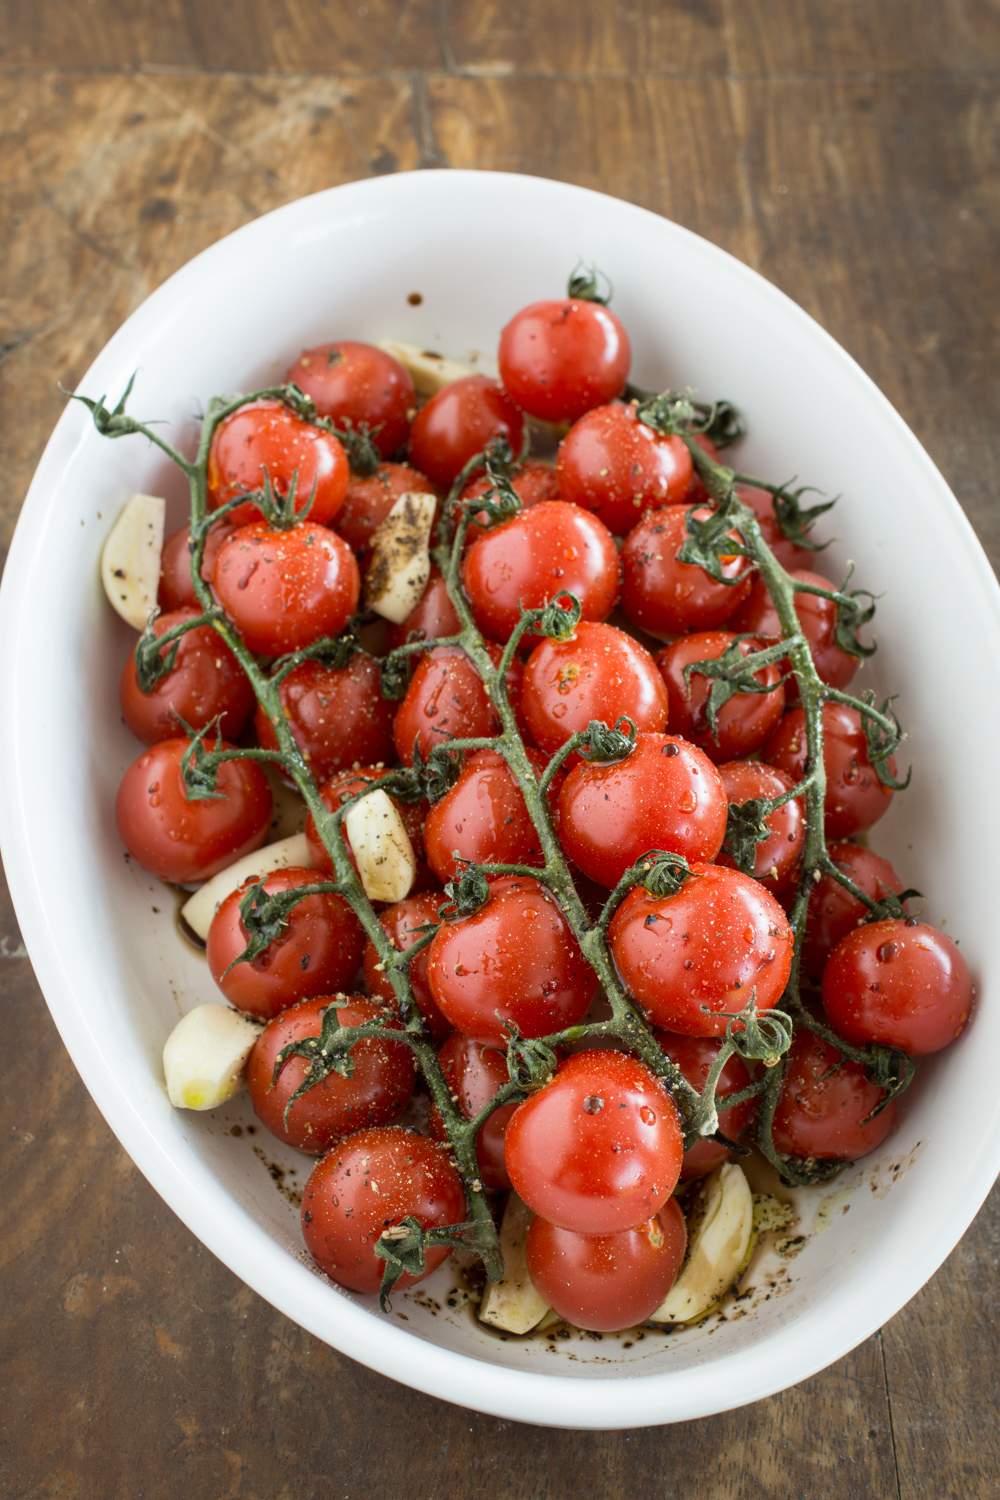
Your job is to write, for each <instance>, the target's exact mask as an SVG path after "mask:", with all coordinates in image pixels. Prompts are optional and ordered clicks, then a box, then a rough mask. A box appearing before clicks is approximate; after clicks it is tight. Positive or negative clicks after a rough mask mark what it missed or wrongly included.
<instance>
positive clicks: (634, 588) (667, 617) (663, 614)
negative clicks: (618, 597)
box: [622, 505, 750, 636]
mask: <svg viewBox="0 0 1000 1500" xmlns="http://www.w3.org/2000/svg"><path fill="white" fill-rule="evenodd" d="M688 509H689V507H688V506H686V505H667V506H664V507H663V508H662V509H660V510H656V511H651V512H650V514H649V515H647V516H643V518H642V520H641V521H640V522H639V524H638V525H637V526H636V527H635V528H634V530H632V531H630V532H629V534H628V536H627V537H626V539H625V545H624V547H623V548H622V609H623V610H624V611H625V613H626V614H627V615H628V617H629V619H630V620H631V621H632V623H633V624H634V625H639V626H641V628H642V629H643V630H645V631H648V632H649V634H650V635H655V636H671V635H682V634H684V633H685V632H686V631H689V630H717V629H718V628H719V626H720V625H725V623H726V621H727V620H728V619H729V618H730V616H731V615H732V614H733V612H734V611H735V610H736V609H738V607H739V605H740V604H741V602H742V601H743V600H744V599H745V598H746V596H747V593H748V592H749V589H750V577H749V575H748V574H747V567H748V563H747V560H746V558H745V557H740V556H738V555H737V554H735V553H734V554H733V556H732V557H731V558H727V559H726V560H725V561H724V563H723V567H722V574H723V577H724V578H727V579H729V580H730V582H729V583H716V581H715V579H714V578H712V577H710V575H709V574H708V573H706V571H705V569H704V568H702V567H699V566H698V565H697V564H696V563H682V562H679V561H678V553H679V552H680V550H681V548H682V547H683V545H684V542H685V541H686V540H687V534H688V532H687V516H688ZM709 514H710V512H709V511H707V510H697V511H695V519H696V520H699V521H704V520H705V519H706V517H707V516H708V515H709Z"/></svg>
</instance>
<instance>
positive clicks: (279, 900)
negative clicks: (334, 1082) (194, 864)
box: [225, 880, 350, 1077]
mask: <svg viewBox="0 0 1000 1500" xmlns="http://www.w3.org/2000/svg"><path fill="white" fill-rule="evenodd" d="M343 894H344V891H343V887H342V886H341V885H339V884H338V882H337V881H335V880H321V881H317V882H316V884H315V885H297V886H295V887H293V889H292V890H289V891H268V889H267V883H266V880H257V881H255V882H254V883H253V885H251V886H250V887H249V888H248V889H247V891H246V893H245V894H244V896H243V897H242V899H241V901H240V922H241V923H242V924H243V927H244V929H245V930H246V933H247V945H246V947H245V948H244V950H243V952H242V953H240V954H237V956H236V958H234V959H233V961H232V963H231V964H230V965H229V967H228V968H227V969H226V970H225V973H226V974H228V973H229V972H230V971H231V970H232V969H235V968H236V965H237V964H248V963H252V962H253V960H254V959H255V958H257V957H259V955H260V954H261V953H263V952H264V951H265V949H267V948H270V946H271V944H272V943H280V941H281V939H282V937H283V936H284V934H285V932H286V931H287V930H288V916H289V913H290V912H291V911H292V909H293V908H294V907H296V906H298V904H299V902H300V901H304V900H305V899H306V897H307V896H326V895H335V896H341V895H343ZM345 1076H348V1077H349V1076H350V1075H349V1074H348V1075H345Z"/></svg>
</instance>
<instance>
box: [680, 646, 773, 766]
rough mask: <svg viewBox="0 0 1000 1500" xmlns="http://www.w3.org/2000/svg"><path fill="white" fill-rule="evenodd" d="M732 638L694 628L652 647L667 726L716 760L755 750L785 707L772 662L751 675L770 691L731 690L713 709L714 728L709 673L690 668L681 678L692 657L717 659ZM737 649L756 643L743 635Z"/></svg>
mask: <svg viewBox="0 0 1000 1500" xmlns="http://www.w3.org/2000/svg"><path fill="white" fill-rule="evenodd" d="M735 639H736V636H735V635H734V634H733V633H732V632H731V631H728V630H699V631H696V632H695V633H694V634H693V635H685V636H681V638H680V640H677V641H674V642H673V643H672V645H669V646H664V648H663V650H662V651H658V652H657V653H656V665H657V666H658V667H659V669H660V671H661V672H662V674H663V680H664V682H665V683H666V685H667V697H668V699H669V703H670V712H669V718H668V720H667V723H668V725H669V727H670V732H671V733H672V734H680V735H683V736H684V738H685V739H686V740H690V741H691V743H692V744H694V745H698V746H699V747H700V748H701V749H702V750H704V752H705V754H706V755H707V756H708V757H709V759H710V760H714V761H716V762H717V763H718V762H719V761H724V760H734V759H736V758H737V757H738V756H742V755H751V754H752V753H753V751H754V750H759V749H760V747H761V745H762V744H763V743H764V741H765V740H766V739H767V737H768V735H769V734H770V733H771V731H772V730H773V729H774V726H775V725H776V724H777V722H778V720H779V719H780V718H781V715H782V714H783V713H784V711H785V688H784V684H783V683H782V682H781V681H780V678H781V672H780V671H779V669H778V667H776V666H770V667H762V668H761V670H760V671H759V672H757V673H755V674H754V680H755V681H756V682H759V683H760V684H761V685H762V686H768V687H770V692H766V693H734V694H733V696H732V697H731V698H730V699H729V700H728V701H727V702H726V703H724V704H723V705H722V707H721V708H720V709H719V710H718V712H717V714H716V717H715V724H716V728H715V733H714V734H713V732H712V728H711V725H710V724H709V721H708V713H707V707H708V698H709V694H710V692H711V690H712V678H710V677H704V676H702V674H701V673H700V672H691V673H689V674H688V675H687V678H686V679H685V668H687V667H689V666H691V664H692V663H693V662H699V661H714V660H718V658H719V657H720V656H721V655H722V654H723V652H724V651H725V650H726V648H727V647H728V646H731V645H732V643H733V641H734V640H735ZM739 649H740V653H741V655H742V656H744V657H746V656H750V655H752V654H753V652H754V651H756V650H758V649H759V647H758V646H755V644H754V642H753V641H742V642H741V644H740V648H739Z"/></svg>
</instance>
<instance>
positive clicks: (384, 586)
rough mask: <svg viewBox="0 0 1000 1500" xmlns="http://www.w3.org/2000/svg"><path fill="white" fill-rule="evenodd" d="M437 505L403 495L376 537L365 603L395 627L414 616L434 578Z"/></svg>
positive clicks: (431, 500) (430, 500)
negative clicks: (432, 547)
mask: <svg viewBox="0 0 1000 1500" xmlns="http://www.w3.org/2000/svg"><path fill="white" fill-rule="evenodd" d="M436 505H437V501H436V499H435V497H434V496H433V495H427V494H420V493H418V492H412V493H407V494H405V495H400V497H399V499H398V500H397V501H396V503H395V505H394V506H393V507H392V510H391V511H390V512H389V514H388V515H387V516H386V518H385V520H384V521H383V522H382V524H381V525H380V526H379V528H378V530H377V531H376V532H375V534H374V536H373V537H372V555H371V561H370V563H369V565H368V572H367V573H366V574H365V603H366V604H367V606H368V608H369V609H373V610H374V611H375V613H376V614H377V615H381V616H382V617H383V619H386V620H391V621H392V623H393V624H394V625H401V624H402V623H403V621H404V620H405V619H406V617H407V616H408V615H409V614H412V612H413V610H414V609H415V608H416V606H417V605H418V604H419V603H420V600H421V598H422V597H423V592H424V589H425V588H426V587H427V580H428V579H429V578H430V576H431V557H430V539H431V527H432V526H433V525H434V511H435V507H436Z"/></svg>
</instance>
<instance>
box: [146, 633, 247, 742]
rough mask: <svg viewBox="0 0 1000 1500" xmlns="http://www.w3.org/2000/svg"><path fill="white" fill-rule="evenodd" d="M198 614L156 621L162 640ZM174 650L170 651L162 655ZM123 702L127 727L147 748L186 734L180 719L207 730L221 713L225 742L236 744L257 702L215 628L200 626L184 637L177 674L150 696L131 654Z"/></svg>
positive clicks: (170, 675) (159, 684)
mask: <svg viewBox="0 0 1000 1500" xmlns="http://www.w3.org/2000/svg"><path fill="white" fill-rule="evenodd" d="M198 614H200V610H197V609H190V608H189V609H178V610H172V611H171V612H170V613H169V614H165V615H160V616H159V617H158V618H157V619H156V620H155V621H154V622H153V630H154V632H155V633H156V635H158V636H160V635H162V634H163V632H164V631H165V630H170V629H172V628H173V626H174V625H180V624H181V622H182V621H184V620H193V619H194V618H195V616H196V615H198ZM169 650H170V647H169V646H167V647H165V648H164V652H163V653H162V654H166V652H167V651H169ZM118 701H119V703H120V704H121V710H122V718H123V719H124V720H125V723H126V724H127V725H128V727H129V729H131V731H132V733H133V734H134V735H136V736H137V737H138V738H139V739H140V740H143V741H144V742H145V744H147V745H153V744H155V743H156V741H157V740H167V739H174V738H176V736H177V735H179V734H182V733H183V732H184V731H183V729H182V727H181V724H180V722H179V720H180V719H183V720H184V722H185V724H188V725H189V726H190V727H191V728H192V729H205V728H206V727H207V726H208V725H209V724H211V722H212V720H213V719H214V718H216V717H217V716H218V715H219V714H221V715H222V722H221V724H220V726H219V727H220V729H221V731H222V733H223V734H224V735H225V737H226V739H235V737H236V735H238V734H239V732H240V730H241V729H242V728H243V725H244V724H245V723H246V721H247V719H248V718H249V717H250V715H251V714H252V713H253V710H254V705H255V704H256V702H257V700H256V698H255V697H254V691H253V688H252V687H251V686H250V681H249V678H248V677H247V675H246V673H245V672H244V670H243V668H242V667H241V666H240V664H239V662H238V661H237V660H236V658H235V656H234V655H233V653H232V652H231V651H230V649H229V647H228V646H227V645H226V643H225V641H224V640H223V639H222V637H221V635H219V634H218V632H217V631H215V630H213V629H212V627H211V625H199V626H198V628H197V629H196V630H188V631H186V632H185V633H184V635H182V636H180V637H179V639H178V641H177V660H176V663H175V665H174V668H173V671H171V672H168V673H167V675H166V676H165V677H161V678H160V680H159V681H158V682H157V684H156V686H155V687H154V688H153V691H152V692H151V693H144V692H142V691H141V690H140V688H139V682H138V678H137V675H136V669H135V654H134V652H132V651H130V652H129V654H128V656H127V657H126V659H125V666H124V668H123V669H122V677H121V684H120V686H119V689H118Z"/></svg>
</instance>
